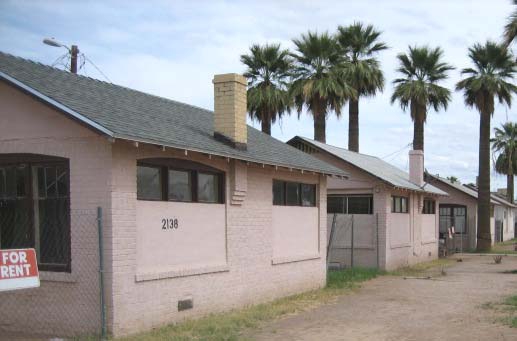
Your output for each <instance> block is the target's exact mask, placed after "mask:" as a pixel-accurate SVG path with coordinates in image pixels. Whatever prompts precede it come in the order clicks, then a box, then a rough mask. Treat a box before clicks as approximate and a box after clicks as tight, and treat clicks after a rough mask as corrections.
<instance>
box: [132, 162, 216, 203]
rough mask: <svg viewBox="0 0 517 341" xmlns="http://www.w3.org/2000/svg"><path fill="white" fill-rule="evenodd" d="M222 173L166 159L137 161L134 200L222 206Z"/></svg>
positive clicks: (193, 163)
mask: <svg viewBox="0 0 517 341" xmlns="http://www.w3.org/2000/svg"><path fill="white" fill-rule="evenodd" d="M224 188H225V187H224V172H222V171H220V170H218V169H216V168H213V167H210V166H207V165H203V164H201V163H197V162H193V161H188V160H181V159H170V158H154V159H143V160H139V161H138V162H137V199H138V200H161V201H180V202H201V203H220V204H222V203H224Z"/></svg>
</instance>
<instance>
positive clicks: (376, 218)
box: [375, 213, 380, 269]
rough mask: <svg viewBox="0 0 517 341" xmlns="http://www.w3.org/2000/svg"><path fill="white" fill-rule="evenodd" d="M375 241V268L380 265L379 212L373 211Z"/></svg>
mask: <svg viewBox="0 0 517 341" xmlns="http://www.w3.org/2000/svg"><path fill="white" fill-rule="evenodd" d="M375 234H376V236H375V243H376V244H377V245H376V249H377V269H378V268H379V267H380V264H379V263H380V261H379V213H375Z"/></svg>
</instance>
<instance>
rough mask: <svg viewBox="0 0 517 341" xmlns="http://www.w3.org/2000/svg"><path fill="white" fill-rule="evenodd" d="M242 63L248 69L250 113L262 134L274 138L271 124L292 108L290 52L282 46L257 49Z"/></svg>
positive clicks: (246, 73)
mask: <svg viewBox="0 0 517 341" xmlns="http://www.w3.org/2000/svg"><path fill="white" fill-rule="evenodd" d="M241 62H242V63H243V64H245V65H246V66H247V67H248V68H247V70H246V72H245V73H244V76H245V77H246V78H247V79H248V82H249V89H248V95H247V96H248V98H247V106H248V113H249V115H250V117H251V118H252V119H256V120H257V121H259V122H260V123H261V124H262V132H264V133H266V134H268V135H271V124H273V123H275V121H276V120H277V119H279V118H281V117H282V115H283V114H284V113H285V112H286V111H287V112H289V109H290V107H291V100H290V97H289V92H288V90H287V85H288V81H289V76H290V71H291V65H292V59H291V58H290V57H289V51H288V50H282V49H281V48H280V44H272V45H269V44H266V45H264V46H260V45H253V46H251V47H250V53H249V54H247V55H242V56H241Z"/></svg>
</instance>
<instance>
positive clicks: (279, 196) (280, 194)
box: [273, 180, 285, 205]
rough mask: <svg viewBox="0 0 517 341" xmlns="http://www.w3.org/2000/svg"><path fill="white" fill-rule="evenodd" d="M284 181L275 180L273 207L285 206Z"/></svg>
mask: <svg viewBox="0 0 517 341" xmlns="http://www.w3.org/2000/svg"><path fill="white" fill-rule="evenodd" d="M284 184H285V182H284V181H279V180H273V205H285V192H284Z"/></svg>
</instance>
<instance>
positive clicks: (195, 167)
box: [135, 158, 226, 204]
mask: <svg viewBox="0 0 517 341" xmlns="http://www.w3.org/2000/svg"><path fill="white" fill-rule="evenodd" d="M139 166H144V167H156V168H159V169H160V177H161V183H162V186H161V194H162V195H161V199H144V198H139V197H138V188H137V198H136V199H137V200H138V201H169V202H183V203H195V204H224V203H225V202H226V195H225V189H226V182H225V180H226V173H225V172H224V171H222V170H218V169H216V168H213V167H210V166H207V165H204V164H201V163H197V162H194V161H190V160H182V159H175V158H151V159H142V160H137V167H139ZM169 170H174V171H181V172H189V174H190V182H191V183H190V195H191V200H190V201H188V200H173V199H170V198H169ZM199 173H203V174H209V175H214V176H216V177H217V178H218V186H217V190H218V193H217V200H216V201H213V202H212V201H199V200H198V174H199ZM135 183H136V184H137V185H138V180H137V181H136V182H135Z"/></svg>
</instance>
